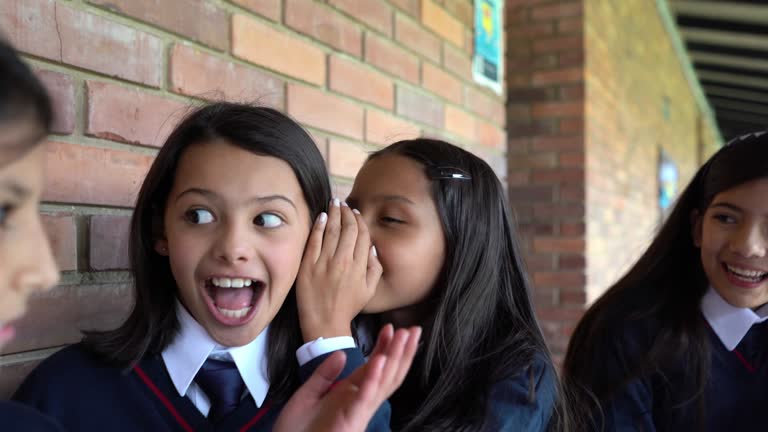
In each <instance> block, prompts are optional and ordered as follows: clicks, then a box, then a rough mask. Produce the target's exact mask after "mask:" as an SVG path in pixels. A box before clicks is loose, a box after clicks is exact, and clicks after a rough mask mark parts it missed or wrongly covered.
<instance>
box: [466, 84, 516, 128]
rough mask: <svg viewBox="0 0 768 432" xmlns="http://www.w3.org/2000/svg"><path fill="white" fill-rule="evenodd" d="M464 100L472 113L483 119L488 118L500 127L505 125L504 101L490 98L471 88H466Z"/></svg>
mask: <svg viewBox="0 0 768 432" xmlns="http://www.w3.org/2000/svg"><path fill="white" fill-rule="evenodd" d="M464 99H465V101H466V102H465V103H466V105H467V107H468V108H469V110H470V111H472V112H475V113H477V114H479V115H480V116H481V117H485V118H487V119H488V120H490V121H491V122H493V123H496V124H497V125H499V126H503V125H504V120H505V118H506V112H505V109H504V101H503V100H501V99H497V98H495V97H493V96H489V95H487V94H485V93H483V92H482V91H480V90H478V89H476V88H474V87H471V86H467V87H466V91H465V92H464Z"/></svg>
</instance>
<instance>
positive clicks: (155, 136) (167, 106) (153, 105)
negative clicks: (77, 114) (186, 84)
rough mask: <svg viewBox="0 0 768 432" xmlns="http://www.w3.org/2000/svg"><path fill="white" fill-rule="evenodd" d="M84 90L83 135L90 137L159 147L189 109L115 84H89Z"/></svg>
mask: <svg viewBox="0 0 768 432" xmlns="http://www.w3.org/2000/svg"><path fill="white" fill-rule="evenodd" d="M86 86H87V94H88V123H87V125H86V128H85V133H86V134H87V135H90V136H95V137H99V138H105V139H109V140H113V141H120V142H126V143H130V144H141V145H146V146H155V147H160V146H161V145H162V144H163V142H164V141H165V139H166V138H167V137H168V135H169V134H170V133H171V131H172V130H173V127H174V126H175V125H176V123H177V122H178V121H179V119H181V117H183V115H184V114H186V113H187V109H188V106H187V105H186V104H184V103H182V102H178V101H175V100H172V99H167V98H164V97H161V96H156V95H153V94H149V93H146V92H143V91H139V90H138V89H131V88H127V87H123V86H119V85H116V84H110V83H103V82H93V81H88V82H87V83H86Z"/></svg>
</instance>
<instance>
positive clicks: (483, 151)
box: [467, 146, 507, 180]
mask: <svg viewBox="0 0 768 432" xmlns="http://www.w3.org/2000/svg"><path fill="white" fill-rule="evenodd" d="M467 150H469V151H470V152H472V153H474V154H475V155H477V156H479V157H480V158H482V159H483V160H484V161H486V162H487V163H488V165H490V167H491V169H492V170H493V172H494V173H495V174H496V175H497V176H498V177H499V178H500V179H502V180H503V179H504V178H506V177H507V158H506V157H504V155H503V154H500V153H499V152H498V151H495V150H494V149H490V148H488V147H484V146H472V147H469V148H468V149H467Z"/></svg>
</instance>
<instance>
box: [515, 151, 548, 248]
mask: <svg viewBox="0 0 768 432" xmlns="http://www.w3.org/2000/svg"><path fill="white" fill-rule="evenodd" d="M509 169H510V170H513V169H515V168H514V167H513V166H512V164H511V163H510V164H509ZM508 194H509V200H510V201H512V202H518V201H520V202H526V203H530V202H552V200H553V199H554V197H555V190H554V188H552V187H551V186H531V185H525V186H510V187H509V188H508ZM546 227H547V231H545V232H541V231H538V230H536V231H534V232H533V233H534V234H538V235H541V234H550V235H551V234H554V229H553V227H552V225H550V224H546ZM521 228H522V227H521Z"/></svg>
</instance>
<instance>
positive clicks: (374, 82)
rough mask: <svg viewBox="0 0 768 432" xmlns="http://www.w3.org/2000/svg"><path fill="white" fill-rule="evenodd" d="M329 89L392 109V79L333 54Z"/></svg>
mask: <svg viewBox="0 0 768 432" xmlns="http://www.w3.org/2000/svg"><path fill="white" fill-rule="evenodd" d="M329 67H330V77H331V79H330V83H329V87H330V88H331V90H334V91H337V92H339V93H343V94H345V95H347V96H350V97H353V98H355V99H359V100H361V101H363V102H368V103H372V104H374V105H378V106H380V107H382V108H386V109H388V110H392V109H393V108H394V106H395V90H394V84H393V83H392V80H390V79H389V78H387V77H385V76H384V75H382V74H380V73H378V72H376V71H374V70H373V69H371V68H370V67H368V66H366V65H363V64H362V63H359V62H355V61H353V60H349V59H345V58H343V57H339V56H338V55H336V54H334V55H332V56H331V61H330V63H329Z"/></svg>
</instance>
